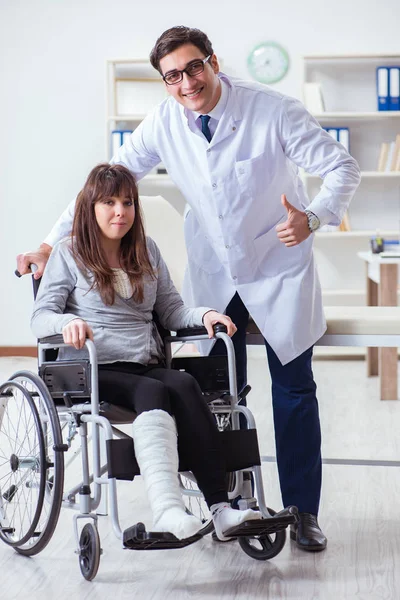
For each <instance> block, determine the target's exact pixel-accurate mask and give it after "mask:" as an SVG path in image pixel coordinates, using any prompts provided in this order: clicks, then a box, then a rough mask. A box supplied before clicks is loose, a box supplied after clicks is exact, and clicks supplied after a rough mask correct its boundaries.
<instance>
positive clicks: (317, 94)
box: [303, 83, 325, 114]
mask: <svg viewBox="0 0 400 600" xmlns="http://www.w3.org/2000/svg"><path fill="white" fill-rule="evenodd" d="M303 98H304V106H305V107H306V109H307V110H308V111H309V112H310V113H312V114H320V113H322V112H325V102H324V97H323V95H322V89H321V84H320V83H304V84H303Z"/></svg>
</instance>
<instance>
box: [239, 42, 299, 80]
mask: <svg viewBox="0 0 400 600" xmlns="http://www.w3.org/2000/svg"><path fill="white" fill-rule="evenodd" d="M247 66H248V69H249V72H250V75H251V76H252V77H253V78H254V79H256V80H257V81H260V82H261V83H276V82H277V81H280V80H281V79H282V77H284V76H285V75H286V73H287V71H288V68H289V56H288V53H287V52H286V50H284V49H283V48H282V46H280V45H279V44H276V43H275V42H264V43H263V44H259V45H258V46H256V47H255V48H254V50H252V52H251V53H250V55H249V57H248V59H247Z"/></svg>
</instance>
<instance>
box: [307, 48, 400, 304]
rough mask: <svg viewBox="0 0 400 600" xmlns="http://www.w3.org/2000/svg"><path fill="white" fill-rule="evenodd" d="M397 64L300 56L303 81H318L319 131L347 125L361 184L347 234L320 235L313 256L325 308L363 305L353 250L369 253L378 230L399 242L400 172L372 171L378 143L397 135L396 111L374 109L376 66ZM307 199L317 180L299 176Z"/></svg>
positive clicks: (396, 61) (360, 271) (399, 58)
mask: <svg viewBox="0 0 400 600" xmlns="http://www.w3.org/2000/svg"><path fill="white" fill-rule="evenodd" d="M394 65H400V54H399V55H363V56H361V55H353V56H351V55H347V56H346V55H340V56H339V55H338V56H326V55H324V56H306V57H304V78H303V79H304V83H319V84H320V86H321V91H322V96H323V100H324V104H325V112H322V113H321V112H319V113H318V114H314V116H315V118H316V119H317V120H318V121H319V123H320V124H321V125H322V126H323V127H329V126H331V127H340V126H343V127H348V128H349V131H350V152H351V154H352V155H353V156H354V158H355V159H356V160H357V162H358V164H359V165H360V168H361V183H360V187H359V188H358V190H357V192H356V194H355V196H354V198H353V200H352V203H351V205H350V209H349V211H348V215H349V220H350V226H351V231H348V232H347V231H345V232H343V231H321V232H317V234H316V238H315V254H316V260H317V264H318V271H319V274H320V278H321V285H322V290H323V297H324V303H325V304H327V305H328V304H330V305H333V304H336V305H337V304H348V305H359V304H365V287H366V283H365V271H364V265H363V264H362V262H361V261H360V259H359V258H358V257H357V252H359V251H362V250H368V249H369V239H370V238H371V237H372V236H374V235H375V234H376V233H377V232H379V234H380V235H381V236H382V237H383V238H389V239H399V235H400V172H379V171H377V164H378V157H379V153H380V148H381V144H382V143H383V142H391V141H394V140H395V138H396V134H398V133H400V111H378V110H377V94H376V67H378V66H394ZM303 180H304V182H305V185H306V188H307V192H308V195H309V197H310V199H312V198H313V197H314V196H315V195H316V194H317V193H318V191H319V188H320V186H321V179H320V178H319V177H316V176H313V175H310V174H307V173H304V179H303Z"/></svg>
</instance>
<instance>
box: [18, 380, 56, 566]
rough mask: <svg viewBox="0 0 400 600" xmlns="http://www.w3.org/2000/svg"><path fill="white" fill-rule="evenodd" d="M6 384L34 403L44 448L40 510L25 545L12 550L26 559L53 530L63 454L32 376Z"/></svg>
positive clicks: (44, 396) (41, 387)
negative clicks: (24, 392) (13, 386)
mask: <svg viewBox="0 0 400 600" xmlns="http://www.w3.org/2000/svg"><path fill="white" fill-rule="evenodd" d="M10 381H12V382H15V383H17V384H19V385H21V386H23V388H24V389H25V390H26V391H27V392H28V393H29V394H30V396H31V397H32V398H33V400H34V402H35V406H36V409H37V412H38V414H39V419H40V423H41V429H42V432H43V439H44V447H45V457H46V460H45V461H44V465H45V477H44V482H45V489H44V499H43V504H42V509H41V512H40V516H39V520H38V523H37V525H36V528H35V534H34V535H33V536H32V537H31V538H30V539H29V540H28V541H27V542H26V543H25V544H23V545H22V544H19V545H18V546H17V547H15V550H16V551H17V552H19V553H20V554H24V555H26V556H33V555H34V554H38V553H39V552H41V551H42V550H43V549H44V548H45V547H46V546H47V544H48V543H49V541H50V539H51V537H52V535H53V533H54V530H55V528H56V525H57V522H58V517H59V514H60V508H61V503H62V496H63V487H64V455H63V450H65V449H66V448H65V447H64V446H63V439H62V433H61V428H60V421H59V419H58V415H57V410H56V408H55V405H54V402H53V399H52V397H51V395H50V393H49V391H48V389H47V387H46V385H45V384H44V382H43V381H42V380H41V379H40V377H38V376H37V375H36V374H34V373H31V372H29V371H18V372H17V373H15V374H14V375H13V376H12V377H11V378H10Z"/></svg>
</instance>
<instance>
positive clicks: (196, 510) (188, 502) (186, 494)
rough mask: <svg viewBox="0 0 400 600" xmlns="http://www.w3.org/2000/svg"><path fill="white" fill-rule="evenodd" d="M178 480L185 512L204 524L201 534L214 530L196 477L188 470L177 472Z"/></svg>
mask: <svg viewBox="0 0 400 600" xmlns="http://www.w3.org/2000/svg"><path fill="white" fill-rule="evenodd" d="M179 482H180V486H181V491H182V494H183V501H184V503H185V507H186V512H187V513H189V514H190V515H193V516H195V517H197V518H198V519H199V520H200V521H201V522H202V523H203V525H204V527H203V529H202V530H201V532H202V534H203V535H207V534H209V533H211V532H212V531H214V525H213V522H212V519H211V517H210V511H209V510H208V506H207V503H206V501H205V500H204V497H203V494H202V493H201V491H200V490H199V488H198V486H197V483H196V478H195V477H194V475H193V473H191V472H190V471H185V472H182V473H179Z"/></svg>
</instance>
